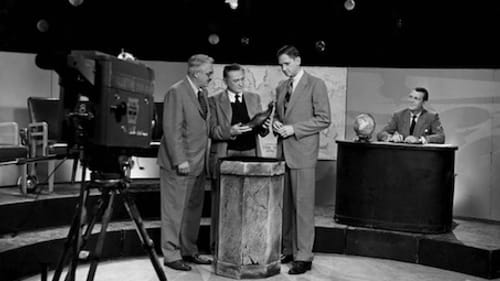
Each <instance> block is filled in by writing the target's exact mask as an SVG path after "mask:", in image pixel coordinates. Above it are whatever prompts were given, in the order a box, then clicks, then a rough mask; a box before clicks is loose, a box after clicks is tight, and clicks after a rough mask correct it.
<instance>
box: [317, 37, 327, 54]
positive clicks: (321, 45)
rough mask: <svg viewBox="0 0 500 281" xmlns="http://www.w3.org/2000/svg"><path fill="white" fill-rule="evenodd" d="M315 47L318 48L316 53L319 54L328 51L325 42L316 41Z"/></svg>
mask: <svg viewBox="0 0 500 281" xmlns="http://www.w3.org/2000/svg"><path fill="white" fill-rule="evenodd" d="M314 47H316V51H318V52H321V53H322V52H324V51H325V50H326V43H325V41H323V40H319V41H316V43H315V44H314Z"/></svg>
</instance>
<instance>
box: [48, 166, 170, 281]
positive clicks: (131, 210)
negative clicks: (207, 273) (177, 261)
mask: <svg viewBox="0 0 500 281" xmlns="http://www.w3.org/2000/svg"><path fill="white" fill-rule="evenodd" d="M121 166H122V167H124V169H123V171H122V173H120V174H101V173H97V172H92V174H91V181H90V183H89V184H86V183H85V170H86V169H85V168H86V167H84V169H83V172H82V181H81V188H80V196H79V203H78V205H77V207H76V213H75V215H74V217H73V221H72V224H71V228H70V230H69V234H68V236H67V239H66V242H65V244H64V250H63V253H62V255H61V257H60V259H59V262H58V264H57V267H56V270H55V273H54V276H53V279H52V280H53V281H57V280H59V278H60V276H61V273H62V269H63V267H64V264H66V262H67V260H68V258H69V254H70V250H72V251H71V255H72V257H71V260H70V268H69V270H68V273H67V275H66V278H65V281H74V280H75V274H76V267H77V266H78V261H79V260H80V259H85V260H89V261H91V264H90V268H89V272H88V275H87V281H91V280H94V276H95V272H96V269H97V264H98V263H99V261H100V260H101V257H102V250H103V246H104V240H105V237H106V229H107V227H108V224H109V222H110V220H111V217H112V214H113V203H114V201H115V198H116V196H120V197H121V199H122V200H121V202H122V203H123V205H124V207H125V209H126V210H127V213H128V214H129V216H130V218H131V219H132V220H133V222H134V223H135V229H136V231H137V234H138V235H139V239H140V240H141V243H142V245H143V247H144V249H145V250H146V252H147V253H148V255H149V258H150V260H151V263H152V265H153V267H154V269H155V271H156V274H157V276H158V279H159V280H160V281H167V277H166V276H165V272H164V271H163V268H162V267H161V265H160V262H159V260H158V256H157V254H156V252H155V250H154V244H153V240H151V239H150V238H149V236H148V234H147V232H146V229H145V228H144V224H143V221H142V218H141V216H140V214H139V211H138V209H137V206H136V205H135V203H134V201H133V200H132V199H131V198H130V197H129V195H128V191H127V190H128V187H129V180H128V177H126V176H125V175H126V174H127V172H126V171H129V170H130V166H129V165H128V162H127V163H126V164H124V165H121ZM92 187H97V188H98V189H99V190H100V192H101V197H100V200H99V201H98V202H97V205H95V206H94V211H93V212H92V213H91V214H88V212H87V207H86V206H87V200H88V196H89V193H90V188H92ZM98 217H101V230H100V233H99V234H98V237H97V242H96V245H95V249H94V251H93V252H92V253H90V252H88V251H85V250H83V249H84V247H85V246H86V244H87V242H88V241H89V238H90V236H91V234H92V229H93V228H94V226H95V224H96V222H97V218H98ZM84 229H85V230H84ZM82 233H83V234H82Z"/></svg>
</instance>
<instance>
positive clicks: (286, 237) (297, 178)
mask: <svg viewBox="0 0 500 281" xmlns="http://www.w3.org/2000/svg"><path fill="white" fill-rule="evenodd" d="M315 176H316V174H315V169H314V168H307V169H290V168H289V167H287V168H286V173H285V189H284V190H283V229H282V230H283V233H282V235H283V254H284V255H293V256H294V259H295V260H297V261H312V260H313V252H312V249H313V245H314V201H315V181H316V180H315Z"/></svg>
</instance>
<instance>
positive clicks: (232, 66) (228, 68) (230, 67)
mask: <svg viewBox="0 0 500 281" xmlns="http://www.w3.org/2000/svg"><path fill="white" fill-rule="evenodd" d="M238 70H244V69H243V66H241V65H240V64H237V63H233V64H228V65H226V66H224V70H222V76H223V77H224V78H226V77H227V73H228V72H229V71H238Z"/></svg>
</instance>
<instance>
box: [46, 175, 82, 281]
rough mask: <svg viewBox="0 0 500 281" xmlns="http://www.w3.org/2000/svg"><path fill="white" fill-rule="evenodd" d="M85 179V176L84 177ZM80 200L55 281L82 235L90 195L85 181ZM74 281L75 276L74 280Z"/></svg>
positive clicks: (67, 278) (54, 277)
mask: <svg viewBox="0 0 500 281" xmlns="http://www.w3.org/2000/svg"><path fill="white" fill-rule="evenodd" d="M83 178H84V176H83ZM80 188H81V189H80V197H79V198H80V199H79V203H78V205H77V207H76V212H75V215H74V216H73V221H72V223H71V228H70V230H69V233H68V236H67V238H66V241H65V243H64V250H63V253H62V255H61V257H60V258H59V262H58V263H57V267H56V270H55V272H54V276H53V278H52V280H53V281H58V280H59V278H60V277H61V273H62V270H63V268H64V264H65V263H66V261H67V259H68V254H69V250H70V249H71V247H72V246H75V245H77V240H78V236H79V235H80V232H81V222H82V221H83V220H84V219H85V202H86V201H87V197H88V195H89V193H88V191H87V190H86V187H85V185H84V181H82V184H81V187H80ZM75 252H77V251H75V249H73V255H75ZM72 260H73V263H74V262H75V257H73V259H72ZM66 280H69V273H68V275H67V276H66ZM72 280H74V275H73V279H72Z"/></svg>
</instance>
